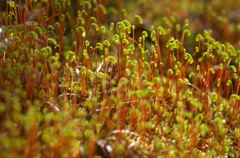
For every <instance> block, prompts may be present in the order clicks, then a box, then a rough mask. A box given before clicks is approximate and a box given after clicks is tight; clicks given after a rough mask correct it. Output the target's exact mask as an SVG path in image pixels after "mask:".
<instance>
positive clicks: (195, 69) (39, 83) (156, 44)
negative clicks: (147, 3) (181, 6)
mask: <svg viewBox="0 0 240 158" xmlns="http://www.w3.org/2000/svg"><path fill="white" fill-rule="evenodd" d="M68 3H72V4H77V5H78V6H79V7H80V9H78V8H77V7H75V5H74V6H71V5H68ZM104 3H105V1H104V2H103V3H99V2H97V1H96V0H80V1H78V2H71V1H63V2H62V1H41V2H32V1H31V2H26V3H23V2H22V3H20V2H19V4H16V3H15V2H14V1H7V2H6V4H5V6H6V8H4V9H5V11H2V12H3V14H2V17H1V19H3V20H2V21H4V22H5V25H2V26H1V27H0V58H1V59H0V64H1V67H0V76H1V78H0V82H1V83H2V84H1V85H0V89H1V91H0V118H1V121H0V141H1V146H0V150H1V152H0V155H1V157H21V156H23V157H93V156H102V157H137V156H143V157H144V156H146V157H191V156H192V157H203V156H209V157H210V156H213V157H214V156H229V157H238V156H239V153H240V151H239V149H240V143H239V140H240V139H239V138H240V129H239V123H240V114H239V112H240V107H239V105H240V97H239V93H240V92H239V91H240V84H239V83H240V82H239V81H240V79H239V75H240V50H238V49H237V47H235V46H233V45H232V44H230V43H223V42H220V41H218V40H216V39H215V38H214V37H213V36H212V34H213V31H212V30H210V29H208V30H203V31H202V33H197V34H196V33H194V35H192V33H191V31H190V29H189V28H188V26H191V23H190V22H189V21H188V20H185V22H183V24H182V25H180V24H178V23H177V18H175V17H174V16H172V17H171V18H164V20H163V22H162V23H163V24H162V25H161V26H157V25H150V26H148V27H146V23H145V21H144V19H143V18H142V16H140V15H139V14H135V15H133V16H127V14H126V12H124V10H123V13H124V16H123V17H124V18H123V19H121V18H120V20H119V21H115V22H108V21H106V17H110V14H109V12H110V11H111V10H113V8H111V7H109V8H110V9H109V8H107V7H105V5H103V4H104ZM53 4H54V5H53ZM54 6H55V7H54ZM106 6H107V5H106ZM181 26H183V27H182V28H181ZM195 34H196V35H195ZM188 38H190V39H191V40H193V42H191V43H190V44H189V42H188V44H185V41H186V40H187V39H188Z"/></svg>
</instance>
